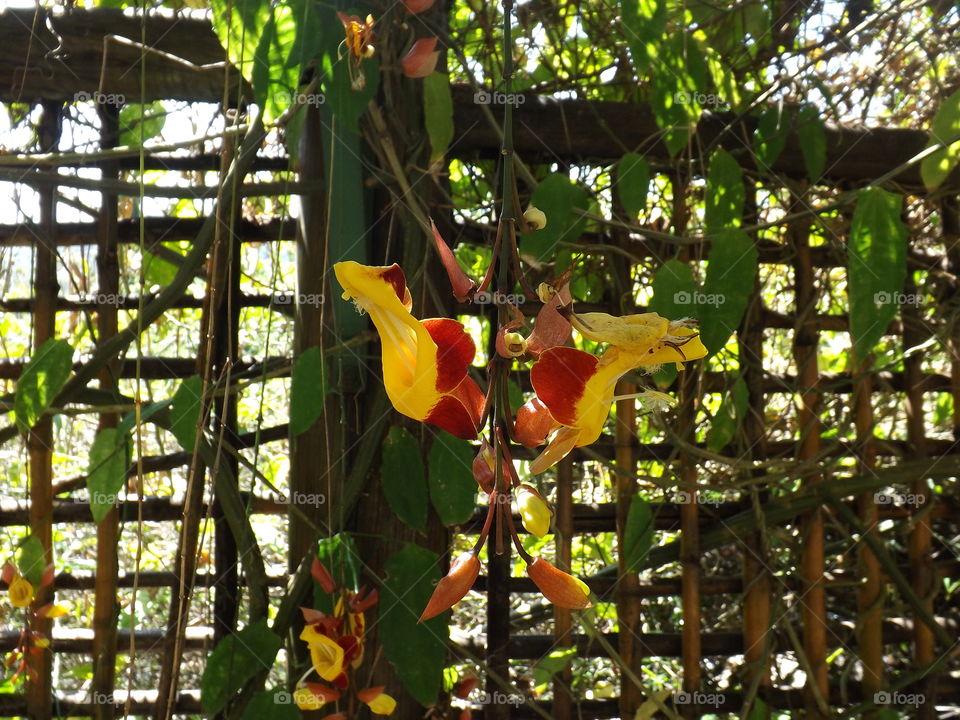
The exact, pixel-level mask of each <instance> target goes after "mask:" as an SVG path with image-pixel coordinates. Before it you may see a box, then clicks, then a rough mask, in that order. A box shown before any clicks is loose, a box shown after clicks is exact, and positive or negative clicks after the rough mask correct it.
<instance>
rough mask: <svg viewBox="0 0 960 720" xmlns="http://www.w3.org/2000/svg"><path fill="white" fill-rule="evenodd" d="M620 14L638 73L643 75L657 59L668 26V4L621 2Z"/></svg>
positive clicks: (653, 0) (659, 0) (650, 0)
mask: <svg viewBox="0 0 960 720" xmlns="http://www.w3.org/2000/svg"><path fill="white" fill-rule="evenodd" d="M620 13H621V15H622V16H623V25H624V28H625V29H626V33H624V34H625V35H626V38H627V44H628V46H629V47H630V54H631V55H632V56H633V64H634V66H636V68H637V73H638V74H639V75H643V74H644V73H645V72H646V71H647V69H648V68H649V67H650V65H651V64H652V63H653V61H654V60H656V58H657V53H658V50H659V46H660V43H661V41H662V38H663V31H664V29H665V28H666V25H667V3H666V2H664V1H662V0H621V3H620Z"/></svg>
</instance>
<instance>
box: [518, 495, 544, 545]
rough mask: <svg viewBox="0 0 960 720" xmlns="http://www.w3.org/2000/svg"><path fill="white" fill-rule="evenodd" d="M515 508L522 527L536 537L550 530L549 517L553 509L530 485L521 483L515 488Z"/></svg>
mask: <svg viewBox="0 0 960 720" xmlns="http://www.w3.org/2000/svg"><path fill="white" fill-rule="evenodd" d="M517 509H518V510H519V511H520V519H521V521H522V522H523V527H524V529H525V530H526V531H527V532H528V533H530V534H531V535H536V536H537V537H538V538H539V537H543V536H544V535H546V534H547V533H548V532H550V519H551V518H552V517H553V510H551V509H550V506H549V505H548V504H547V501H546V500H544V499H543V496H542V495H541V494H540V493H538V492H537V491H536V489H535V488H533V487H531V486H530V485H521V486H520V487H519V488H517Z"/></svg>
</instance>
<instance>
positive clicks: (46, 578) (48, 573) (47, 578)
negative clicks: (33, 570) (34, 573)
mask: <svg viewBox="0 0 960 720" xmlns="http://www.w3.org/2000/svg"><path fill="white" fill-rule="evenodd" d="M55 576H56V570H55V569H54V567H53V563H50V564H49V565H47V567H46V568H44V570H43V578H41V580H40V587H47V586H48V585H53V578H54V577H55Z"/></svg>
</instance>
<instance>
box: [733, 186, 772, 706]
mask: <svg viewBox="0 0 960 720" xmlns="http://www.w3.org/2000/svg"><path fill="white" fill-rule="evenodd" d="M744 186H745V190H746V193H745V203H744V217H743V222H744V225H753V224H755V222H756V217H757V201H756V187H755V184H754V181H752V180H749V179H745V180H744ZM752 239H753V241H754V242H756V233H754V234H753V238H752ZM762 309H763V303H762V300H761V296H760V277H759V273H758V274H757V278H756V280H755V281H754V288H753V295H752V297H751V298H750V303H749V305H748V306H747V311H746V312H745V313H744V317H743V322H742V323H741V324H740V328H739V330H738V358H739V361H740V368H741V372H742V373H743V380H744V383H745V384H746V386H747V393H748V401H747V416H746V418H745V419H744V422H743V426H742V432H743V454H744V455H746V456H748V457H751V458H753V459H754V460H763V459H765V458H766V457H767V449H766V405H765V395H764V392H763V372H764V371H763V321H762V320H761V318H760V311H761V310H762ZM756 474H758V475H760V474H762V471H757V473H756ZM766 497H767V492H766V491H765V490H760V491H758V492H757V495H756V502H763V501H764V500H765V499H766ZM768 550H769V548H767V547H766V544H765V538H764V536H763V534H762V533H760V532H756V533H751V534H750V535H748V536H747V537H745V538H744V542H743V654H744V661H745V663H746V674H745V677H744V686H745V687H749V686H750V685H752V683H753V682H754V681H756V682H757V683H758V685H759V692H758V695H759V696H760V697H764V691H765V690H769V688H770V665H771V662H770V656H769V654H768V652H769V651H770V646H771V645H772V642H773V641H772V637H771V636H770V630H771V628H770V591H771V572H770V568H769V566H768V564H767V563H768V561H769V556H768ZM765 699H766V698H765ZM744 709H745V710H746V708H744ZM767 715H769V713H767Z"/></svg>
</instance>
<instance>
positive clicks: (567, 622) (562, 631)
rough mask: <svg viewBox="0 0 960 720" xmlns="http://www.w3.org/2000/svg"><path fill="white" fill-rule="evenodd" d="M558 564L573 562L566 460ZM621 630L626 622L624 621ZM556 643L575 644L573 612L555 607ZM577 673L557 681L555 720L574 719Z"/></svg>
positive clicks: (566, 462)
mask: <svg viewBox="0 0 960 720" xmlns="http://www.w3.org/2000/svg"><path fill="white" fill-rule="evenodd" d="M556 523H557V530H558V531H559V535H558V537H557V562H558V567H561V568H569V567H570V562H571V561H572V560H573V460H571V459H570V457H565V458H564V459H563V460H561V461H560V464H559V465H557V520H556ZM621 627H623V625H622V621H621ZM553 642H554V645H556V646H557V647H571V646H572V645H573V613H572V612H570V611H569V610H566V609H564V608H561V607H557V606H556V605H554V607H553ZM572 681H573V671H572V669H571V668H570V666H569V665H568V666H567V667H565V668H564V669H563V670H562V671H561V672H559V673H557V674H556V675H555V676H554V679H553V706H552V708H551V714H552V715H553V717H554V720H573V716H574V715H573V695H572V694H571V692H570V683H571V682H572Z"/></svg>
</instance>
